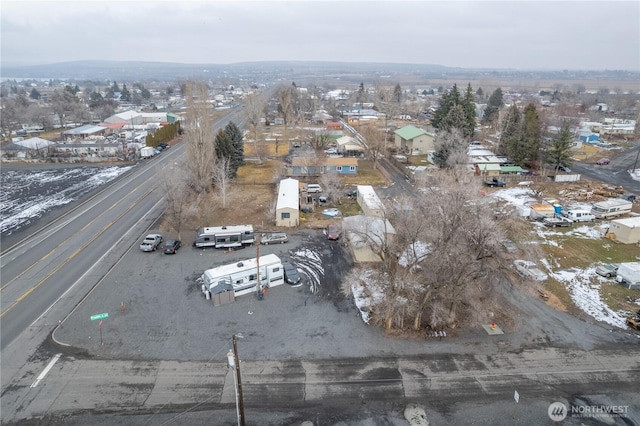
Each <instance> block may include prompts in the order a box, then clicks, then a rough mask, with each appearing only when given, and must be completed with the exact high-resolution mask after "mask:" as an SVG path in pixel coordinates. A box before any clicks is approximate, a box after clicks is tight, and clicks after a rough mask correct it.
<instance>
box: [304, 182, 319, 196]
mask: <svg viewBox="0 0 640 426" xmlns="http://www.w3.org/2000/svg"><path fill="white" fill-rule="evenodd" d="M307 192H308V193H309V194H313V193H315V192H322V187H321V186H320V185H318V184H317V183H310V184H309V185H307Z"/></svg>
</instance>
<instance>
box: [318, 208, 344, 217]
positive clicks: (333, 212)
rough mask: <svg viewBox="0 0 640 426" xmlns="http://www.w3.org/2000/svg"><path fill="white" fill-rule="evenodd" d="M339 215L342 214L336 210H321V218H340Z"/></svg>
mask: <svg viewBox="0 0 640 426" xmlns="http://www.w3.org/2000/svg"><path fill="white" fill-rule="evenodd" d="M341 214H342V213H341V212H340V210H339V209H336V208H331V209H324V210H322V215H323V216H329V217H337V216H340V215H341Z"/></svg>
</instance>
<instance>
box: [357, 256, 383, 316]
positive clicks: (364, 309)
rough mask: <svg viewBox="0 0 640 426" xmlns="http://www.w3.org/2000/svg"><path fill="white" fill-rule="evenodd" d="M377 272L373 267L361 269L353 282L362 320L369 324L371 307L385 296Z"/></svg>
mask: <svg viewBox="0 0 640 426" xmlns="http://www.w3.org/2000/svg"><path fill="white" fill-rule="evenodd" d="M377 274H378V272H377V271H374V270H372V269H361V270H360V274H359V275H358V279H357V280H355V281H354V282H353V283H352V284H351V293H352V294H353V299H354V302H355V304H356V307H357V308H358V311H360V316H361V317H362V320H363V321H364V322H365V323H367V324H369V320H370V319H371V318H370V315H369V310H370V307H371V306H372V305H374V304H376V303H377V302H379V301H381V300H382V299H383V297H384V292H383V291H382V289H381V288H379V287H378V285H377V281H376V279H375V275H377ZM365 284H366V287H365Z"/></svg>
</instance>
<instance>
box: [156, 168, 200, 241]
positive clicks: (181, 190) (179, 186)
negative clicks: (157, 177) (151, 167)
mask: <svg viewBox="0 0 640 426" xmlns="http://www.w3.org/2000/svg"><path fill="white" fill-rule="evenodd" d="M184 170H185V168H184V167H183V165H180V166H173V167H172V172H171V173H170V174H166V173H163V174H162V176H163V178H162V181H161V183H160V185H161V187H162V190H163V192H164V199H165V201H166V203H167V209H166V211H165V215H164V217H165V221H166V223H167V224H168V225H169V226H170V227H171V228H172V229H173V230H174V231H175V232H176V233H177V234H178V239H181V232H182V225H183V223H184V219H185V214H186V211H187V208H188V206H189V204H190V199H191V197H192V194H191V192H190V191H189V186H188V184H187V179H188V178H187V175H186V173H185V171H184Z"/></svg>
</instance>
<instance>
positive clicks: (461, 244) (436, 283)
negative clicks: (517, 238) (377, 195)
mask: <svg viewBox="0 0 640 426" xmlns="http://www.w3.org/2000/svg"><path fill="white" fill-rule="evenodd" d="M478 185H479V184H478V183H477V181H476V180H474V179H473V177H472V176H469V175H466V177H465V175H455V174H454V173H451V172H450V171H449V170H447V171H446V172H445V171H443V172H439V173H437V174H436V175H434V176H432V177H431V178H430V182H429V183H428V185H426V187H427V188H428V189H426V191H425V193H424V195H422V196H419V197H416V196H414V197H407V198H402V199H399V200H396V201H397V202H396V206H395V208H393V209H392V210H391V213H390V214H391V215H392V216H393V220H394V227H395V231H396V235H395V237H394V238H393V241H392V242H389V243H387V244H382V246H383V247H384V246H385V245H386V246H387V250H389V252H390V253H400V256H399V257H398V256H391V255H389V256H385V261H384V263H383V268H382V271H379V272H378V273H377V274H375V275H374V280H373V281H374V285H377V286H378V287H379V289H381V291H383V293H384V296H383V297H382V298H381V299H380V300H378V301H376V303H375V305H374V306H373V308H372V312H373V319H372V320H373V322H374V323H375V324H378V325H382V326H384V327H385V328H387V329H391V328H398V329H402V328H411V329H414V330H421V329H425V328H427V329H428V328H430V329H438V330H441V329H443V328H447V327H456V326H457V325H458V324H460V323H463V322H464V323H469V322H472V323H473V322H478V321H481V320H486V319H487V318H488V316H489V315H490V312H492V311H493V310H494V309H495V300H496V288H497V285H498V283H500V282H502V279H503V277H504V274H505V272H506V271H507V269H508V268H507V263H506V262H507V258H506V257H504V255H503V253H504V252H503V251H502V250H500V242H501V241H502V239H503V236H502V233H501V232H500V228H499V227H497V226H496V223H495V219H494V215H493V211H492V208H493V206H491V205H490V204H489V203H486V202H484V200H483V199H482V198H481V196H480V187H479V186H478Z"/></svg>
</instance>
